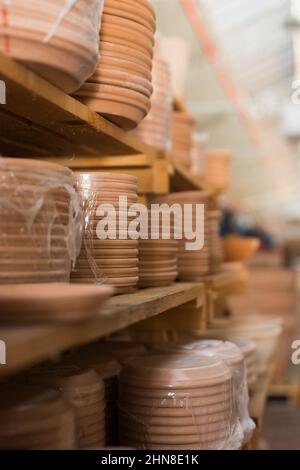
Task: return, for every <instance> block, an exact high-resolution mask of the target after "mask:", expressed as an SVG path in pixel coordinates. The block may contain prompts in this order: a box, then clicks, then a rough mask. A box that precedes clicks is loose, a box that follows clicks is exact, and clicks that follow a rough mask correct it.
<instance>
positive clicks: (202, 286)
mask: <svg viewBox="0 0 300 470" xmlns="http://www.w3.org/2000/svg"><path fill="white" fill-rule="evenodd" d="M0 80H3V81H4V82H5V84H6V92H7V96H6V101H7V102H6V105H1V106H0V145H1V152H2V154H3V155H14V156H16V157H28V158H39V159H47V160H50V161H54V162H57V163H60V164H63V165H65V166H68V167H70V168H72V169H74V170H90V171H95V170H101V171H110V172H114V171H115V172H126V173H131V174H136V175H137V176H138V177H139V193H140V194H141V195H146V194H151V193H156V194H160V193H167V192H168V191H169V190H170V189H171V190H175V191H181V190H206V191H208V193H209V194H210V196H211V198H212V199H213V198H215V197H216V196H217V195H216V194H215V193H214V191H212V189H211V188H210V187H208V186H207V185H206V184H205V182H203V181H201V180H199V179H198V178H196V177H195V176H193V175H191V174H190V173H189V172H188V171H187V170H185V169H184V168H182V167H180V166H179V165H177V164H176V163H174V162H173V161H172V159H171V158H170V156H168V155H166V154H164V153H160V152H156V151H155V150H153V149H152V148H151V147H149V146H147V145H145V144H144V143H142V142H141V141H140V140H139V139H138V138H136V137H135V136H133V135H132V134H131V133H126V132H124V131H123V130H121V129H119V128H118V127H117V126H115V125H114V124H112V123H110V122H108V121H107V120H105V119H103V118H102V117H100V116H99V115H98V114H96V113H94V112H93V111H91V110H90V109H89V108H88V107H86V106H85V105H83V104H82V103H80V102H79V101H78V100H76V99H74V98H72V97H70V96H68V95H66V94H65V93H63V92H62V91H60V90H58V89H57V88H55V87H53V86H52V85H50V84H49V83H47V82H46V81H45V80H43V79H41V78H40V77H38V76H37V75H35V74H34V73H32V72H31V71H30V70H28V69H26V68H25V67H23V66H22V65H20V64H17V63H16V62H14V61H13V60H11V59H10V58H8V57H6V56H5V55H3V54H0ZM174 107H175V109H179V110H184V109H185V106H184V103H182V102H181V101H180V100H175V102H174ZM240 276H241V274H240V273H234V274H232V273H224V274H220V275H217V276H209V277H207V278H205V279H203V280H201V282H198V283H175V284H174V285H172V286H170V287H165V288H156V289H144V290H140V291H137V292H136V293H133V294H130V295H122V296H117V297H114V298H112V299H110V301H109V302H108V303H107V305H106V307H105V308H104V309H102V310H101V311H100V312H99V316H98V317H97V318H96V319H94V320H93V321H90V322H87V323H84V324H80V325H72V326H63V325H53V326H50V325H49V326H35V327H5V328H4V327H1V328H0V339H1V340H2V341H5V343H6V347H7V365H5V366H1V368H0V378H1V379H5V378H6V377H7V376H9V375H11V374H14V373H15V372H18V371H19V370H21V369H22V368H24V367H27V366H29V365H32V364H35V363H38V362H40V361H43V360H45V359H47V358H49V357H53V356H55V355H57V354H59V353H61V352H63V351H66V350H68V349H70V348H73V347H77V346H80V345H84V344H87V343H90V342H92V341H95V340H98V339H101V338H104V337H106V336H108V335H110V334H112V333H114V332H117V331H120V330H122V329H125V328H128V327H131V326H133V325H142V323H143V321H144V322H146V323H144V324H145V325H146V324H147V322H150V323H151V320H153V319H154V320H155V321H154V324H156V325H158V324H160V327H161V325H163V326H164V327H165V328H168V327H170V328H172V322H173V321H174V320H175V319H176V322H177V324H179V323H181V324H182V325H183V327H187V326H189V327H191V328H192V327H193V326H198V327H199V328H200V329H205V328H207V326H208V324H209V321H210V318H209V317H208V314H207V311H208V310H207V305H208V299H209V296H210V294H211V292H213V293H214V295H219V293H220V292H221V291H222V293H224V292H227V294H228V295H229V294H230V293H234V292H235V289H236V286H237V285H238V284H239V283H240ZM227 294H226V295H227ZM211 308H213V307H212V306H211ZM210 315H213V314H211V313H210Z"/></svg>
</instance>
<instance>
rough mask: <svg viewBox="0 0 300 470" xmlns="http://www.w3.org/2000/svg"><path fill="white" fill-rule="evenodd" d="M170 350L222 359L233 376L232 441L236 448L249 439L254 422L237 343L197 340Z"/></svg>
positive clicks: (171, 347)
mask: <svg viewBox="0 0 300 470" xmlns="http://www.w3.org/2000/svg"><path fill="white" fill-rule="evenodd" d="M166 352H167V354H168V353H170V352H173V353H181V354H187V355H192V356H197V355H203V354H204V355H207V356H208V357H216V358H219V359H221V360H222V361H224V362H225V363H226V364H227V366H228V367H229V368H230V370H231V372H232V376H233V399H234V403H233V422H232V427H233V429H234V433H233V436H232V442H233V443H234V446H235V448H236V449H239V448H240V447H241V446H242V444H245V443H247V442H248V441H249V439H250V437H251V434H252V431H253V429H254V424H253V422H252V420H251V419H250V417H249V411H248V404H249V394H248V386H247V375H246V367H245V361H244V355H243V353H242V351H241V350H240V349H239V347H238V346H237V345H235V344H234V343H231V342H229V341H220V340H207V339H203V340H197V341H192V342H186V343H184V344H178V345H175V346H169V347H167V348H166Z"/></svg>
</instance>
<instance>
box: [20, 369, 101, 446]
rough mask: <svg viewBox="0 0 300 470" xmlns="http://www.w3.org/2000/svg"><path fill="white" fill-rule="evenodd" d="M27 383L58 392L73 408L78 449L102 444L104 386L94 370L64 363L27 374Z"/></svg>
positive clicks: (33, 370)
mask: <svg viewBox="0 0 300 470" xmlns="http://www.w3.org/2000/svg"><path fill="white" fill-rule="evenodd" d="M26 380H28V381H31V382H32V383H38V384H42V385H44V386H48V387H51V388H57V389H59V390H60V391H61V393H62V396H63V398H64V399H65V400H66V401H67V402H68V403H69V404H70V405H71V406H72V407H73V409H74V413H75V422H76V430H77V447H78V448H79V449H82V448H85V447H90V446H93V445H95V446H97V445H98V446H103V445H104V443H105V414H104V412H105V399H104V383H103V381H102V380H101V379H100V377H99V375H98V374H97V373H96V372H95V371H94V370H92V369H85V368H81V367H79V366H71V365H66V364H61V365H59V364H58V365H49V366H48V365H45V366H43V367H36V368H34V369H32V370H30V371H28V373H27V375H26Z"/></svg>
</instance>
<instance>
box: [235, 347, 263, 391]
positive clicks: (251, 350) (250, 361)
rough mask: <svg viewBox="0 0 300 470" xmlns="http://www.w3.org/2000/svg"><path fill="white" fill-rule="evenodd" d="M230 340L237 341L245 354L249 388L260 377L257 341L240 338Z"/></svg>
mask: <svg viewBox="0 0 300 470" xmlns="http://www.w3.org/2000/svg"><path fill="white" fill-rule="evenodd" d="M230 341H232V342H233V343H235V344H236V345H237V346H238V347H239V348H240V350H241V351H242V353H243V355H244V359H245V365H246V372H247V384H248V388H249V389H251V388H252V387H253V386H254V385H255V383H256V381H257V378H258V370H257V346H256V343H255V342H254V341H252V340H250V339H238V338H236V339H234V338H233V339H231V338H230Z"/></svg>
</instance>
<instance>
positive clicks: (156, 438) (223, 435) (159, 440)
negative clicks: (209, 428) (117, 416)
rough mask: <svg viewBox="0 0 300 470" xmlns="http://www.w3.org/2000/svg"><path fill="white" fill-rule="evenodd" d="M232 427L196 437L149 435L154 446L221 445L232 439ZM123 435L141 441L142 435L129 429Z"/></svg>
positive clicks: (197, 434)
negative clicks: (217, 442)
mask: <svg viewBox="0 0 300 470" xmlns="http://www.w3.org/2000/svg"><path fill="white" fill-rule="evenodd" d="M229 428H230V427H229V426H226V427H225V428H224V429H220V430H219V431H215V432H210V433H205V434H203V435H201V434H200V433H196V434H194V435H184V434H182V435H180V436H178V435H159V434H151V435H149V440H150V442H151V443H152V444H159V445H162V446H164V445H165V444H166V445H190V444H195V445H197V444H198V445H205V444H206V443H211V442H215V441H219V442H220V444H221V443H222V441H223V442H225V441H226V440H228V438H229V437H230V429H229ZM121 435H122V437H123V438H125V439H127V438H129V439H131V438H133V439H140V435H139V434H138V433H136V432H134V431H129V430H127V429H122V431H121Z"/></svg>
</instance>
